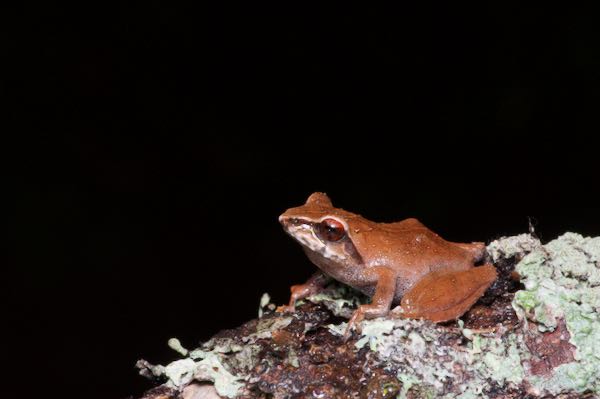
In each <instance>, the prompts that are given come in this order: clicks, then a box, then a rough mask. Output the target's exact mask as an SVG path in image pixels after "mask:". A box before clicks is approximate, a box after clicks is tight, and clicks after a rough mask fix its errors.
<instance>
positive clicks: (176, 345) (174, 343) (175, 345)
mask: <svg viewBox="0 0 600 399" xmlns="http://www.w3.org/2000/svg"><path fill="white" fill-rule="evenodd" d="M167 345H169V348H171V349H173V350H174V351H176V352H178V353H179V354H181V356H187V355H188V352H189V351H188V350H187V349H185V348H184V347H183V345H181V342H179V340H178V339H177V338H170V339H169V341H168V342H167Z"/></svg>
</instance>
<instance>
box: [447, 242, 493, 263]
mask: <svg viewBox="0 0 600 399" xmlns="http://www.w3.org/2000/svg"><path fill="white" fill-rule="evenodd" d="M453 244H454V245H457V246H459V247H460V248H462V249H464V250H465V251H467V252H468V253H469V254H470V255H471V256H472V257H473V262H479V261H481V260H483V257H484V256H485V243H484V242H470V243H463V242H455V243H453Z"/></svg>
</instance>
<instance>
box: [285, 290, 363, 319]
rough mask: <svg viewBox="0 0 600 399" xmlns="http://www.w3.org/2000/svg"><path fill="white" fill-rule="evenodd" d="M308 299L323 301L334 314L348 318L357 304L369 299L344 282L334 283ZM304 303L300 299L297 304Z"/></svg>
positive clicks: (315, 301)
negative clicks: (343, 283)
mask: <svg viewBox="0 0 600 399" xmlns="http://www.w3.org/2000/svg"><path fill="white" fill-rule="evenodd" d="M306 299H307V300H308V301H310V302H312V303H322V304H323V305H325V307H326V308H327V309H329V311H331V313H333V314H334V315H336V316H340V317H347V318H349V317H351V316H352V313H353V312H354V309H356V307H357V306H359V305H362V304H363V303H366V302H367V301H368V300H367V298H366V297H365V296H364V295H362V294H361V293H360V292H358V291H356V290H354V289H352V288H350V287H348V286H345V285H342V284H332V285H331V286H329V287H328V289H327V290H325V291H323V292H320V293H318V294H315V295H311V296H309V297H308V298H306ZM302 303H303V301H298V303H297V305H298V306H299V305H301V304H302Z"/></svg>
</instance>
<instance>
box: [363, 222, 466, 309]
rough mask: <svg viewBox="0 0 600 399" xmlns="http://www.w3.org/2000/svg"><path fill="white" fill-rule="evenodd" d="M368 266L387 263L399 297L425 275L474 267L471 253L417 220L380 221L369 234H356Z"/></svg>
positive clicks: (385, 264)
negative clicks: (392, 272) (396, 277)
mask: <svg viewBox="0 0 600 399" xmlns="http://www.w3.org/2000/svg"><path fill="white" fill-rule="evenodd" d="M356 239H359V240H361V241H362V243H361V244H362V245H361V247H362V248H372V249H373V250H371V251H365V253H363V254H361V255H362V256H363V259H364V264H365V266H366V267H376V266H386V267H389V268H391V269H392V270H394V271H395V272H396V273H397V275H398V287H397V292H396V295H397V296H398V297H400V296H401V295H403V294H404V292H406V290H408V289H409V288H410V287H411V286H412V285H413V284H414V283H416V282H417V281H418V280H419V279H421V278H422V277H423V276H424V275H426V274H428V273H430V272H432V271H435V270H440V269H444V270H448V271H450V270H456V271H458V270H467V269H469V268H471V267H473V264H474V261H473V256H472V254H471V253H469V252H468V251H466V250H465V249H463V248H461V247H460V246H459V245H457V244H455V243H452V242H449V241H446V240H444V239H443V238H442V237H440V236H439V235H437V234H436V233H434V232H433V231H431V230H429V229H428V228H427V227H426V226H425V225H423V224H422V223H421V222H419V221H418V220H417V219H406V220H403V221H401V222H396V223H386V224H381V223H380V224H378V229H376V230H372V231H371V232H370V234H364V235H360V234H359V236H358V237H356Z"/></svg>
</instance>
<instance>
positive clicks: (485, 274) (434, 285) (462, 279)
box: [400, 265, 496, 322]
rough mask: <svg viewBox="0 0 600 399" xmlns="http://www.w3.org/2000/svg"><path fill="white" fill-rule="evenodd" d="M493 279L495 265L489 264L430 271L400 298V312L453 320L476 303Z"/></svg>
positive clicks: (427, 317)
mask: <svg viewBox="0 0 600 399" xmlns="http://www.w3.org/2000/svg"><path fill="white" fill-rule="evenodd" d="M494 280H496V268H495V267H494V266H492V265H485V266H480V267H474V268H471V269H468V270H463V271H454V272H444V271H436V272H433V273H430V274H428V275H427V276H425V277H423V278H422V279H421V280H419V281H418V282H417V284H415V285H414V286H413V287H412V288H411V289H410V291H408V292H407V293H406V294H405V295H404V297H402V301H401V303H400V305H401V307H402V311H403V313H402V314H403V316H404V317H411V318H421V317H422V318H424V319H428V320H431V321H434V322H443V321H448V320H453V319H456V318H458V317H460V316H462V315H463V313H465V312H466V311H467V310H469V308H470V307H471V306H473V304H474V303H475V302H477V300H478V299H479V298H480V297H481V296H482V295H483V293H484V292H485V290H486V289H487V288H488V287H489V286H490V285H491V284H492V283H493V282H494Z"/></svg>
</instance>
